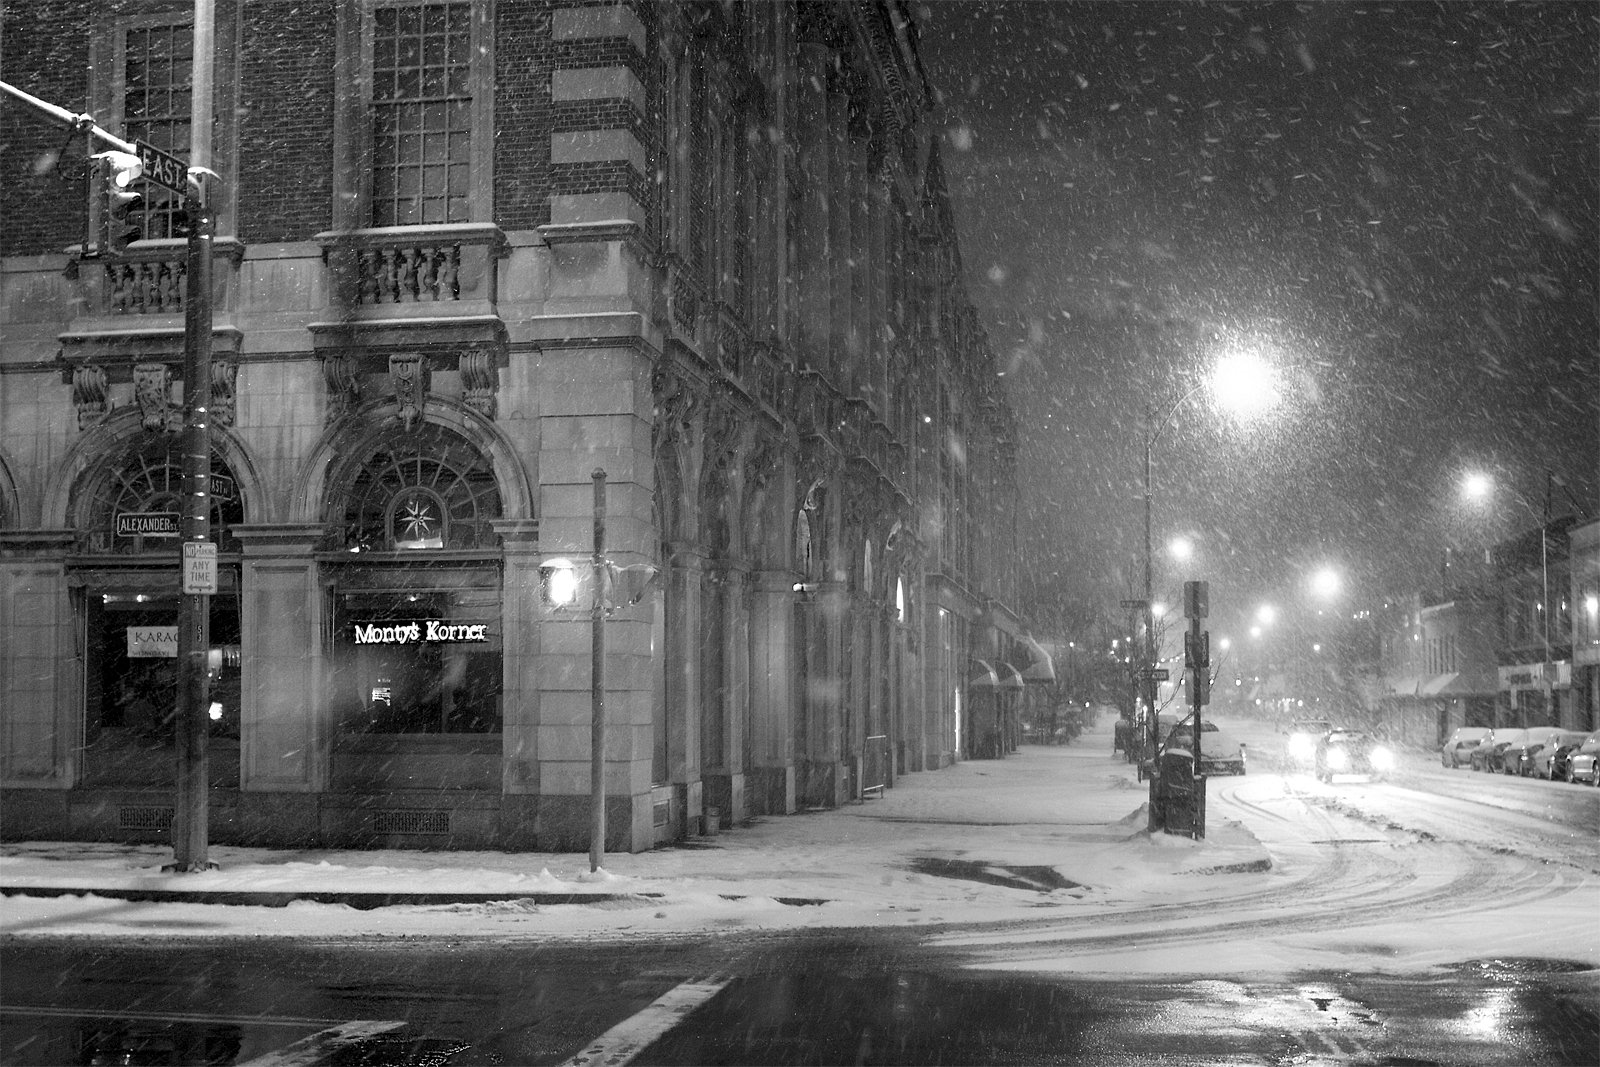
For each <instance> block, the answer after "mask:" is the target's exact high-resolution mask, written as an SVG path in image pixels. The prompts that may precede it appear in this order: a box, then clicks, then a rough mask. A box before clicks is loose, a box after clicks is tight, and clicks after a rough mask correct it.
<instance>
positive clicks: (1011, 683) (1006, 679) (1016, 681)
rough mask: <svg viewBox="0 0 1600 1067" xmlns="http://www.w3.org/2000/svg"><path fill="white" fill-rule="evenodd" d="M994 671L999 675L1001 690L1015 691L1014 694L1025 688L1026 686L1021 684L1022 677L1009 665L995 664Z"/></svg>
mask: <svg viewBox="0 0 1600 1067" xmlns="http://www.w3.org/2000/svg"><path fill="white" fill-rule="evenodd" d="M995 670H996V671H998V672H999V674H1000V688H1001V689H1010V690H1015V691H1016V692H1021V691H1022V690H1023V689H1025V688H1027V686H1026V685H1024V684H1023V681H1022V675H1021V674H1019V673H1017V669H1016V668H1015V667H1013V666H1012V665H1011V664H1009V663H996V664H995Z"/></svg>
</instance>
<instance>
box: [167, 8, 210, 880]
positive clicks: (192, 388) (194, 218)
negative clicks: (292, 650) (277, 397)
mask: <svg viewBox="0 0 1600 1067" xmlns="http://www.w3.org/2000/svg"><path fill="white" fill-rule="evenodd" d="M214 25H215V23H214V12H213V9H212V0H195V5H194V75H193V81H192V89H191V101H190V105H191V110H190V116H191V120H190V132H191V140H190V151H189V165H190V167H192V168H198V171H197V176H196V177H194V178H193V179H191V180H188V181H186V182H185V183H184V210H185V211H186V212H187V213H188V219H189V246H188V263H187V270H188V286H187V289H186V290H185V292H184V308H183V311H184V317H183V408H184V433H183V541H184V544H183V567H182V572H183V574H182V578H181V579H180V588H181V594H180V597H179V601H178V706H177V709H176V710H177V716H176V718H177V723H176V733H177V777H178V784H177V796H176V798H175V803H174V804H173V817H172V864H171V867H170V869H171V870H174V871H204V870H210V869H213V868H214V867H215V866H216V864H214V863H212V862H211V859H210V856H209V848H210V843H209V836H210V829H209V822H210V805H209V800H210V773H209V768H208V760H207V752H206V738H207V734H208V732H209V730H210V714H209V713H210V707H211V701H210V675H209V672H208V670H207V667H208V663H207V660H208V655H207V654H208V653H209V651H210V648H211V593H214V592H215V591H216V590H215V587H214V578H215V574H214V571H213V573H212V579H213V582H212V583H211V584H212V588H210V589H209V590H206V589H205V587H206V585H207V583H206V582H205V581H204V566H203V564H202V563H201V561H203V560H205V559H211V560H214V559H215V555H214V553H215V551H216V546H215V544H214V543H213V542H212V541H211V423H210V408H211V318H212V316H211V241H212V219H211V214H210V209H209V206H208V204H207V196H206V187H205V185H204V184H203V181H202V179H201V178H200V177H198V174H203V173H205V172H206V171H207V170H209V166H210V161H211V160H210V153H211V75H212V60H211V57H212V49H213V37H214V33H213V27H214ZM188 173H189V172H188V171H186V172H185V174H186V177H187V176H188ZM191 562H193V563H194V565H195V580H191V573H190V566H191ZM191 590H197V591H191Z"/></svg>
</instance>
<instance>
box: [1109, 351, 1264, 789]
mask: <svg viewBox="0 0 1600 1067" xmlns="http://www.w3.org/2000/svg"><path fill="white" fill-rule="evenodd" d="M1206 388H1209V389H1210V390H1211V393H1212V395H1213V396H1214V397H1215V398H1216V399H1217V400H1218V401H1220V402H1221V403H1223V404H1224V406H1226V407H1228V408H1229V409H1231V410H1233V411H1235V412H1237V413H1239V414H1242V415H1248V414H1252V413H1254V412H1256V411H1260V410H1264V409H1265V408H1267V407H1270V406H1271V405H1272V404H1273V403H1275V402H1276V399H1277V385H1276V381H1275V376H1274V374H1273V372H1272V369H1271V367H1270V366H1269V365H1268V364H1267V363H1266V361H1264V360H1262V359H1260V358H1259V357H1257V356H1255V355H1253V354H1249V353H1243V352H1240V353H1233V354H1231V355H1228V356H1225V357H1223V358H1222V359H1220V360H1218V361H1217V364H1216V365H1215V367H1213V368H1212V372H1211V375H1210V377H1209V378H1208V379H1204V380H1202V381H1199V382H1197V383H1195V384H1194V385H1192V386H1190V387H1189V388H1188V389H1187V390H1185V391H1184V392H1183V393H1182V394H1181V395H1179V397H1178V398H1177V399H1176V400H1174V401H1173V402H1172V403H1171V404H1170V405H1169V406H1168V407H1167V409H1166V414H1165V415H1163V416H1162V418H1161V421H1160V422H1156V421H1155V418H1154V415H1155V412H1154V410H1153V409H1152V410H1150V412H1149V418H1148V419H1147V420H1146V421H1147V425H1148V426H1149V429H1148V431H1147V432H1146V434H1145V437H1144V601H1143V612H1144V634H1145V648H1144V665H1143V669H1142V670H1141V671H1140V678H1141V680H1142V681H1143V683H1144V684H1143V686H1142V687H1141V688H1142V691H1143V696H1144V703H1145V714H1146V717H1147V720H1148V722H1147V735H1146V738H1145V743H1146V744H1147V745H1148V749H1147V753H1148V755H1149V756H1151V757H1154V756H1155V752H1156V745H1157V744H1158V743H1159V742H1160V734H1159V729H1158V724H1157V722H1156V686H1157V684H1158V675H1157V670H1156V663H1157V660H1158V656H1157V650H1156V633H1155V607H1154V603H1153V597H1154V595H1155V593H1154V589H1155V573H1154V572H1155V563H1154V555H1155V552H1154V533H1153V526H1154V517H1153V512H1154V506H1153V492H1152V489H1151V480H1152V479H1151V473H1152V468H1153V466H1154V459H1153V454H1154V452H1155V445H1156V441H1157V440H1158V439H1159V438H1160V437H1161V434H1162V433H1163V432H1164V431H1165V430H1166V428H1167V427H1168V426H1169V425H1170V424H1171V423H1172V418H1173V416H1174V415H1176V414H1177V413H1178V409H1179V408H1180V407H1182V406H1183V405H1184V402H1185V401H1187V400H1188V399H1189V398H1190V397H1192V396H1194V395H1195V394H1196V393H1198V392H1200V391H1201V390H1202V389H1206ZM1151 788H1152V797H1153V795H1154V794H1153V790H1154V784H1153V783H1152V786H1151ZM1151 810H1152V812H1153V811H1154V810H1155V804H1154V803H1152V804H1151Z"/></svg>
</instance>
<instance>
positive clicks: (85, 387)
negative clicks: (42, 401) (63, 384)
mask: <svg viewBox="0 0 1600 1067" xmlns="http://www.w3.org/2000/svg"><path fill="white" fill-rule="evenodd" d="M72 406H73V407H75V408H77V409H78V429H79V430H87V429H88V428H89V427H90V426H93V425H94V424H95V423H96V422H99V421H100V420H101V419H103V418H104V417H105V416H106V413H107V412H109V411H110V410H111V401H110V399H109V393H108V391H107V389H106V372H105V370H104V368H102V367H97V366H95V365H94V364H92V363H84V364H81V365H79V366H77V367H74V368H73V369H72Z"/></svg>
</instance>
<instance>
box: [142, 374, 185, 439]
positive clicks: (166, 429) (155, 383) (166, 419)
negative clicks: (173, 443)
mask: <svg viewBox="0 0 1600 1067" xmlns="http://www.w3.org/2000/svg"><path fill="white" fill-rule="evenodd" d="M133 396H134V399H135V400H137V401H138V402H139V414H140V416H141V418H140V425H142V426H143V427H144V428H145V429H146V430H156V431H160V432H163V433H172V432H175V431H177V430H179V429H181V428H182V426H183V412H181V411H179V410H178V407H177V405H175V404H173V402H172V368H171V367H169V366H167V365H166V364H165V363H139V364H136V365H135V366H134V368H133Z"/></svg>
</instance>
